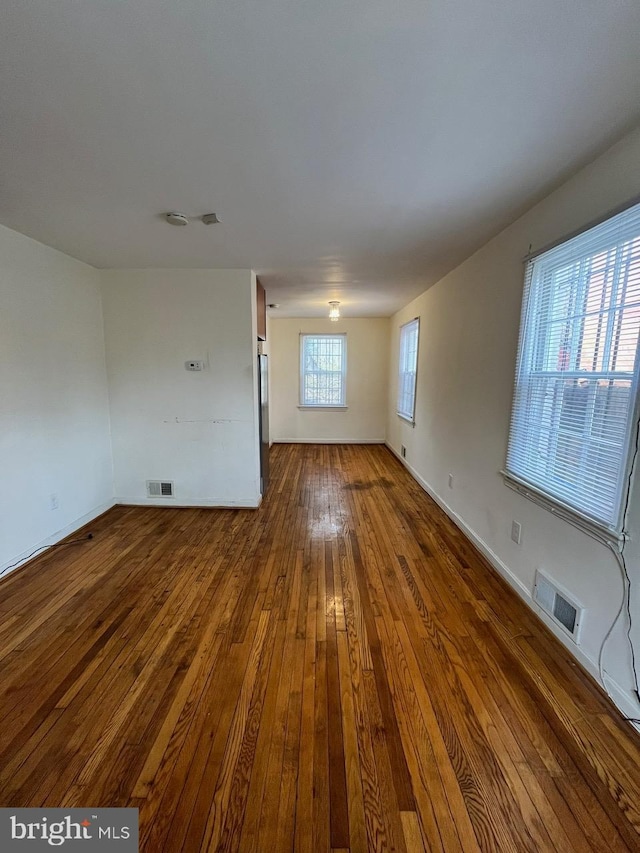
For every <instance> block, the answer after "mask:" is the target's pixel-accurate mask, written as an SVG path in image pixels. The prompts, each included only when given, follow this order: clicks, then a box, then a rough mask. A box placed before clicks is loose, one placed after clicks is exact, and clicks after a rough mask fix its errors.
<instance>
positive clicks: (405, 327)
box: [396, 317, 420, 427]
mask: <svg viewBox="0 0 640 853" xmlns="http://www.w3.org/2000/svg"><path fill="white" fill-rule="evenodd" d="M414 328H415V330H416V346H415V366H414V369H413V371H410V370H406V369H404V368H405V365H404V364H403V361H406V353H405V349H404V342H405V336H407V337H408V335H409V334H410V333H411V332H412V330H413V329H414ZM419 351H420V317H413V318H412V319H411V320H407V322H406V323H403V324H402V325H401V326H400V330H399V337H398V393H397V396H396V414H397V415H398V417H399V418H402V420H403V421H407V423H410V424H411V425H412V426H413V427H415V425H416V396H417V390H418V354H419ZM412 373H413V381H412V383H411V386H412V387H411V411H409V409H408V408H407V409H406V410H403V409H402V398H403V397H405V396H406V390H407V389H406V388H405V386H404V378H405V377H406V376H409V375H411V374H412Z"/></svg>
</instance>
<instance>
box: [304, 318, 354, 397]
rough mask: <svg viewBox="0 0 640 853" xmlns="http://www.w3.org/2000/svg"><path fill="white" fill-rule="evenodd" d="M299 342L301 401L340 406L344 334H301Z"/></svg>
mask: <svg viewBox="0 0 640 853" xmlns="http://www.w3.org/2000/svg"><path fill="white" fill-rule="evenodd" d="M301 342H302V343H301V362H302V364H301V368H302V369H301V394H300V397H301V400H300V402H301V404H302V405H303V406H344V405H345V385H346V382H345V378H346V375H345V371H346V335H344V334H342V335H302V336H301Z"/></svg>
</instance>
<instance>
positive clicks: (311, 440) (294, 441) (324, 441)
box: [272, 438, 385, 444]
mask: <svg viewBox="0 0 640 853" xmlns="http://www.w3.org/2000/svg"><path fill="white" fill-rule="evenodd" d="M272 444H385V440H384V438H274V439H273V442H272Z"/></svg>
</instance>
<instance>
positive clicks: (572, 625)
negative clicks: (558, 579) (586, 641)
mask: <svg viewBox="0 0 640 853" xmlns="http://www.w3.org/2000/svg"><path fill="white" fill-rule="evenodd" d="M533 600H534V601H535V602H536V603H537V604H538V605H539V606H540V607H541V608H542V609H543V610H544V611H545V613H548V614H549V616H551V618H552V619H553V621H554V622H556V623H557V624H558V625H560V627H561V628H563V630H564V631H566V632H567V634H569V636H570V637H571V638H572V640H573V641H574V642H575V643H577V642H578V638H579V636H580V625H581V623H582V616H583V613H584V608H583V607H581V606H580V605H579V604H576V602H575V601H572V600H571V599H570V598H569V597H568V596H567V594H566V593H565V592H564V591H563V590H561V589H560V588H559V587H558V586H557V584H555V583H554V582H553V581H552V580H551V579H550V578H548V577H547V576H546V575H545V574H543V573H542V572H540V571H537V572H536V582H535V586H534V588H533Z"/></svg>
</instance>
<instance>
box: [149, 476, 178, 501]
mask: <svg viewBox="0 0 640 853" xmlns="http://www.w3.org/2000/svg"><path fill="white" fill-rule="evenodd" d="M147 497H149V498H172V497H173V483H172V482H171V481H170V480H147Z"/></svg>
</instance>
